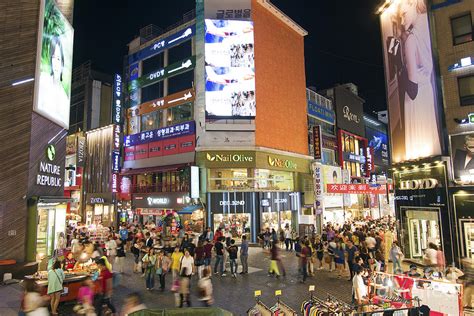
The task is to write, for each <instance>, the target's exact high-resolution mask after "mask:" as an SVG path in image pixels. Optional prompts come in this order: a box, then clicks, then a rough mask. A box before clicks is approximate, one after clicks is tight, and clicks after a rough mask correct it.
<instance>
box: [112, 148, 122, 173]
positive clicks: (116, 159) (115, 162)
mask: <svg viewBox="0 0 474 316" xmlns="http://www.w3.org/2000/svg"><path fill="white" fill-rule="evenodd" d="M112 172H120V152H118V151H115V150H114V151H112Z"/></svg>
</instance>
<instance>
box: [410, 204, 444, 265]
mask: <svg viewBox="0 0 474 316" xmlns="http://www.w3.org/2000/svg"><path fill="white" fill-rule="evenodd" d="M402 212H403V214H404V216H403V219H402V220H403V229H404V230H405V233H404V237H405V238H404V239H405V240H404V246H405V249H406V250H408V251H406V257H407V258H409V259H417V260H422V258H423V255H424V252H425V250H426V249H427V248H428V246H429V244H430V243H433V244H435V245H436V246H438V247H439V246H441V247H443V243H442V237H441V227H440V209H439V208H407V209H402Z"/></svg>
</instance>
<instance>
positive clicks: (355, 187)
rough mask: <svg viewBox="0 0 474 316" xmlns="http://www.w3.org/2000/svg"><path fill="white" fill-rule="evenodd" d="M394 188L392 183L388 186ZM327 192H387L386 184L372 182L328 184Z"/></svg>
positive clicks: (390, 188)
mask: <svg viewBox="0 0 474 316" xmlns="http://www.w3.org/2000/svg"><path fill="white" fill-rule="evenodd" d="M388 189H389V190H393V187H392V185H389V186H388ZM326 193H344V194H386V193H387V190H386V188H385V185H380V186H376V187H373V186H370V184H327V185H326Z"/></svg>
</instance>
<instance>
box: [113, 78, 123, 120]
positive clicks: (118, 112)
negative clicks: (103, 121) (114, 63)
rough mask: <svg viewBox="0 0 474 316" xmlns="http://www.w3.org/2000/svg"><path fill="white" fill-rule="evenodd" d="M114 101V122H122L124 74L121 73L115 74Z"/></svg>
mask: <svg viewBox="0 0 474 316" xmlns="http://www.w3.org/2000/svg"><path fill="white" fill-rule="evenodd" d="M112 102H113V104H112V116H113V117H112V120H113V123H114V124H120V123H121V122H122V76H120V75H119V74H115V80H114V95H113V98H112Z"/></svg>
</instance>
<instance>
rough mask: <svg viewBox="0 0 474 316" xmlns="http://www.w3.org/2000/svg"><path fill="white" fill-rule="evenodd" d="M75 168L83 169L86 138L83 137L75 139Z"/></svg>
mask: <svg viewBox="0 0 474 316" xmlns="http://www.w3.org/2000/svg"><path fill="white" fill-rule="evenodd" d="M76 156H77V161H76V166H77V167H84V163H85V160H86V138H85V137H84V136H78V137H77V151H76Z"/></svg>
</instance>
